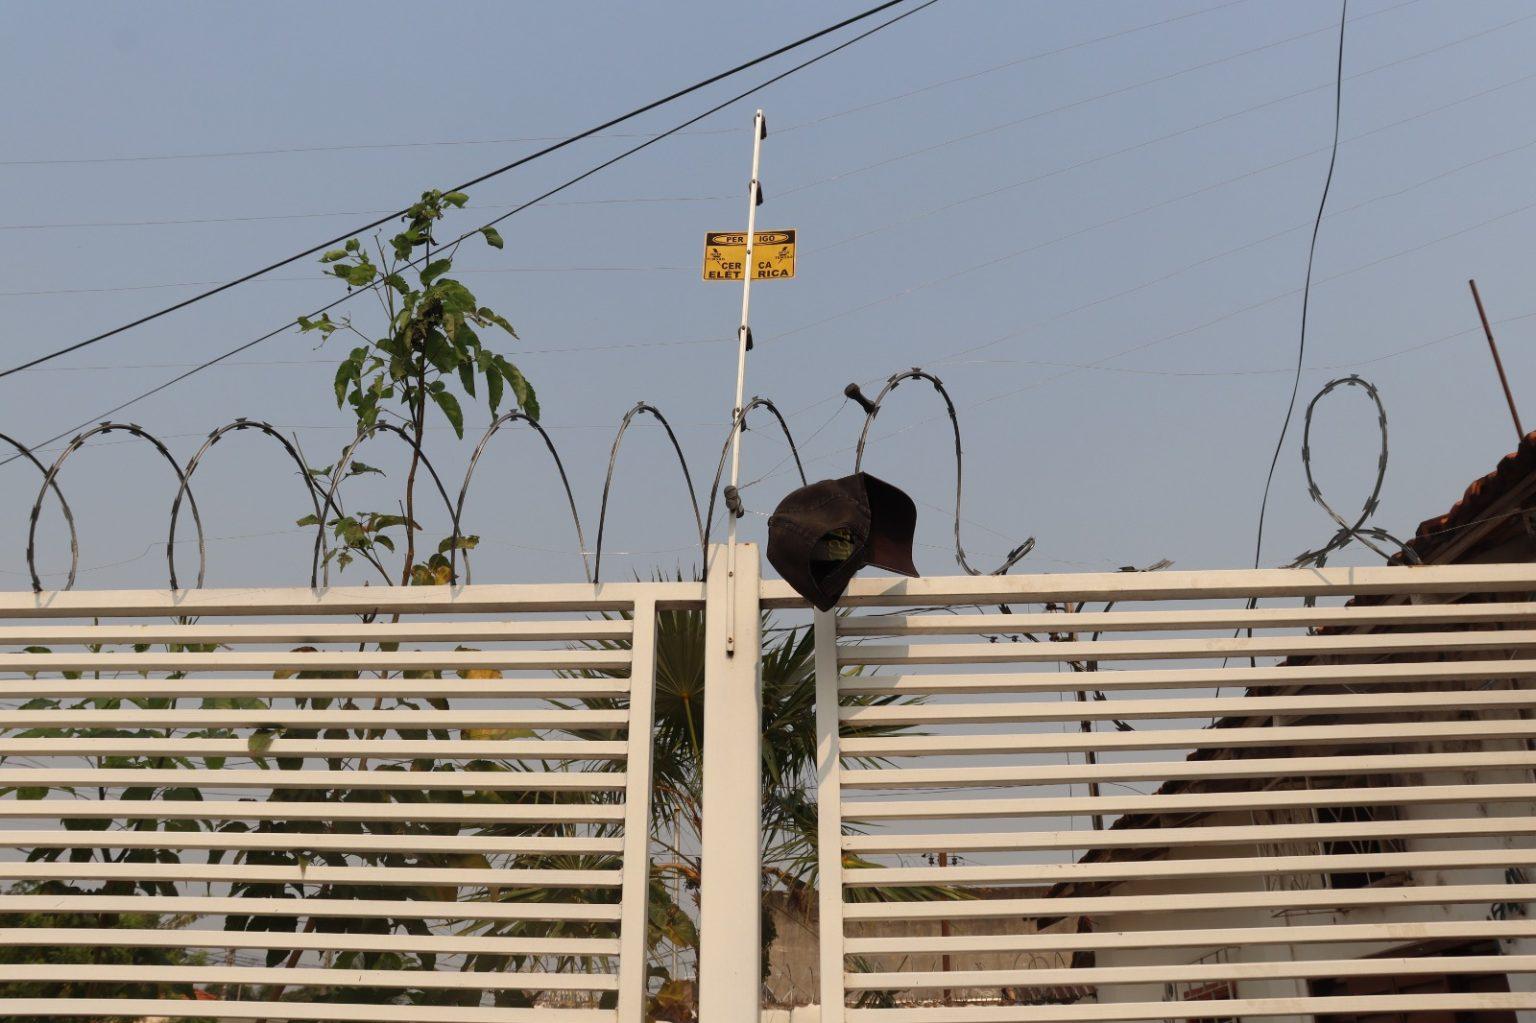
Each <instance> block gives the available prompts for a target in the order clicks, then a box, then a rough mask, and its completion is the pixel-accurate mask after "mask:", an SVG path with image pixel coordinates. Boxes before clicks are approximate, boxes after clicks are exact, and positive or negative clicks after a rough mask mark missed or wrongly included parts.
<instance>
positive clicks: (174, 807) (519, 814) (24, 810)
mask: <svg viewBox="0 0 1536 1023" xmlns="http://www.w3.org/2000/svg"><path fill="white" fill-rule="evenodd" d="M110 817H129V818H134V819H138V820H155V819H161V820H179V821H184V820H258V821H274V820H304V821H325V820H347V821H457V822H460V823H476V824H487V823H498V822H507V821H523V822H526V823H530V824H535V823H536V824H556V823H587V822H592V823H598V822H603V821H621V820H623V819H624V807H623V806H622V805H618V804H596V803H504V804H495V803H338V802H329V801H328V802H323V803H278V802H260V803H258V802H254V801H241V802H216V801H209V800H195V799H0V819H6V820H16V819H19V818H34V819H35V818H41V819H48V818H59V819H71V820H91V819H100V818H110Z"/></svg>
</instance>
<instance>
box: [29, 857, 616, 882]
mask: <svg viewBox="0 0 1536 1023" xmlns="http://www.w3.org/2000/svg"><path fill="white" fill-rule="evenodd" d="M0 878H4V879H7V880H11V881H71V880H76V879H78V880H86V879H89V880H93V881H124V880H127V881H140V880H142V881H177V882H180V881H191V882H197V883H222V882H236V881H241V882H268V881H270V882H273V883H275V884H294V885H322V884H323V885H333V884H334V885H350V884H357V885H382V886H384V887H390V886H393V885H400V886H412V885H441V886H444V887H451V886H458V887H467V888H617V887H618V886H619V883H620V878H621V872H620V871H619V870H617V869H614V870H554V869H550V870H542V869H526V870H525V869H517V868H508V869H500V870H498V869H494V868H492V869H474V868H463V869H454V868H445V867H397V866H388V867H332V866H324V865H320V864H302V863H295V864H291V865H288V864H248V863H215V864H208V863H102V862H100V861H87V862H83V863H71V862H67V861H66V862H63V863H22V862H16V861H5V862H0Z"/></svg>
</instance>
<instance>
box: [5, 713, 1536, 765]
mask: <svg viewBox="0 0 1536 1023" xmlns="http://www.w3.org/2000/svg"><path fill="white" fill-rule="evenodd" d="M1533 736H1536V720H1533V719H1529V718H1522V719H1514V720H1483V721H1411V720H1410V721H1393V722H1387V723H1381V722H1363V723H1360V724H1350V725H1272V726H1268V727H1252V728H1219V729H1218V728H1168V729H1152V728H1143V729H1137V730H1136V731H1133V732H1118V731H1116V732H1097V731H1096V732H1063V733H1054V734H1053V733H1047V732H1039V733H1012V734H993V735H890V736H874V737H867V738H866V737H857V736H848V737H845V738H843V739H842V741H841V743H840V745H841V747H842V753H843V756H845V757H852V756H859V757H904V756H953V755H973V754H976V755H979V754H994V753H1004V754H1006V753H1031V754H1034V753H1068V752H1070V753H1077V752H1083V751H1086V750H1093V751H1096V752H1110V751H1114V752H1126V751H1130V750H1167V749H1174V750H1187V749H1200V748H1204V747H1216V748H1219V749H1232V748H1236V747H1260V746H1305V745H1313V746H1354V745H1359V744H1363V743H1373V742H1375V743H1394V744H1396V743H1402V742H1410V741H1414V740H1428V741H1448V740H1491V739H1528V738H1531V737H1533ZM3 742H4V740H0V744H3ZM0 748H3V745H0Z"/></svg>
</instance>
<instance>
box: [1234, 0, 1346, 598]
mask: <svg viewBox="0 0 1536 1023" xmlns="http://www.w3.org/2000/svg"><path fill="white" fill-rule="evenodd" d="M1348 21H1349V0H1340V3H1339V56H1338V63H1337V66H1336V68H1335V70H1334V85H1333V151H1332V153H1331V154H1330V155H1329V157H1328V174H1327V176H1326V177H1325V178H1323V197H1322V199H1321V200H1319V202H1318V204H1317V216H1316V217H1315V218H1314V219H1313V221H1312V242H1311V244H1310V245H1309V246H1308V248H1307V275H1306V279H1305V280H1304V281H1303V282H1302V286H1301V335H1300V339H1299V341H1298V343H1297V345H1296V378H1295V380H1294V381H1293V382H1292V384H1291V400H1290V402H1289V404H1287V405H1286V407H1285V420H1284V422H1282V423H1281V424H1280V437H1279V439H1278V440H1276V441H1275V453H1274V455H1273V457H1271V458H1270V460H1269V475H1267V476H1266V477H1265V478H1264V497H1263V499H1262V500H1261V501H1260V502H1259V528H1258V535H1257V536H1256V537H1255V538H1254V542H1253V567H1254V568H1258V567H1259V559H1260V558H1261V557H1262V556H1263V550H1264V513H1265V512H1266V511H1268V510H1269V490H1270V487H1271V486H1272V485H1273V484H1274V482H1275V467H1276V466H1278V465H1279V464H1280V452H1281V450H1282V449H1284V447H1285V437H1286V434H1287V433H1289V432H1290V429H1291V420H1292V418H1294V417H1295V415H1296V397H1297V395H1299V394H1300V393H1301V368H1302V362H1303V360H1304V359H1305V358H1306V354H1307V307H1308V305H1309V304H1310V302H1311V299H1312V262H1313V260H1314V259H1315V258H1316V257H1317V235H1318V232H1319V231H1320V230H1321V229H1322V226H1323V210H1324V209H1325V208H1326V207H1327V206H1328V191H1329V189H1330V188H1331V187H1332V186H1333V168H1334V165H1335V164H1336V163H1338V159H1339V121H1340V115H1341V112H1342V110H1343V99H1344V26H1345V24H1346V23H1347V22H1348Z"/></svg>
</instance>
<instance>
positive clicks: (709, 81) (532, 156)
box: [0, 0, 927, 377]
mask: <svg viewBox="0 0 1536 1023" xmlns="http://www.w3.org/2000/svg"><path fill="white" fill-rule="evenodd" d="M903 2H905V0H886V2H884V3H881V4H877V5H875V6H874V7H871V8H869V9H868V10H866V11H863V12H861V13H859V14H855V15H854V16H853V17H851V18H844V19H843V20H842V21H839V22H838V23H836V24H835V25H829V26H827V27H826V28H823V29H820V30H819V31H816V32H813V33H811V34H810V35H808V36H804V37H802V38H800V39H797V40H795V41H794V42H792V43H787V44H785V45H783V46H780V47H779V48H778V49H775V50H771V51H769V52H768V53H765V54H763V55H762V56H760V57H755V58H753V59H752V60H749V61H746V62H745V63H742V64H738V65H736V66H735V67H733V68H731V69H729V70H727V71H721V72H720V73H718V74H715V75H711V76H710V77H708V78H705V79H703V80H702V81H698V82H695V83H694V84H693V85H690V86H688V87H687V88H683V89H679V90H677V91H676V92H674V93H671V94H670V95H667V96H663V97H662V98H661V99H658V100H652V101H651V102H649V103H647V104H645V105H644V106H640V107H636V108H635V109H633V110H631V111H630V112H629V113H627V114H622V115H620V116H618V117H615V118H613V119H611V120H608V121H604V122H603V123H602V124H599V125H597V126H596V127H593V128H588V129H587V130H586V131H583V132H580V133H578V134H575V135H572V136H570V137H569V138H566V139H563V140H561V141H559V142H556V143H553V144H551V145H548V146H545V147H544V148H543V149H539V150H536V151H534V152H532V153H529V154H528V155H527V156H522V157H519V158H518V159H516V160H513V161H512V162H511V163H507V164H503V165H502V166H500V167H497V168H496V169H494V170H490V171H487V172H486V173H484V174H481V175H479V176H477V177H473V178H470V179H469V180H468V181H466V182H464V183H463V184H460V185H455V186H454V187H453V188H451V189H446V190H445V191H452V192H462V191H465V190H467V189H470V188H473V187H474V186H475V185H478V184H481V183H483V182H485V181H489V180H490V179H491V178H494V177H496V176H498V175H501V174H505V173H506V172H507V171H510V170H513V169H514V168H517V167H521V166H522V165H523V164H526V163H530V162H531V161H533V160H537V159H539V158H540V157H543V156H548V155H549V154H550V153H553V152H556V151H557V150H560V149H564V148H565V147H567V146H570V145H573V144H575V143H577V142H580V141H582V140H583V139H587V138H590V137H592V136H593V135H596V134H597V133H598V132H601V131H606V130H607V129H609V128H612V127H613V126H614V125H617V124H622V123H624V122H625V121H628V120H632V119H633V118H636V117H639V116H640V115H641V114H645V113H648V112H650V111H652V110H655V109H656V108H657V107H660V106H664V105H665V104H667V103H671V102H672V101H673V100H676V99H681V98H682V97H684V96H687V95H689V94H690V93H694V92H697V91H698V90H700V89H703V88H706V87H708V86H711V85H714V84H715V83H716V82H719V81H721V80H723V79H726V78H730V77H731V76H733V75H736V74H739V73H740V72H742V71H745V70H747V69H748V68H751V67H755V66H757V65H758V64H761V63H763V62H764V61H767V60H772V59H773V58H774V57H778V56H780V55H782V54H785V53H788V52H789V51H791V50H795V49H798V48H799V47H801V46H804V45H806V44H807V43H810V42H812V41H814V40H816V39H820V38H821V37H822V36H824V35H827V34H829V33H832V32H836V31H837V30H838V29H841V28H846V27H847V26H849V25H852V24H854V23H855V22H859V21H863V20H864V19H865V18H869V17H872V16H874V15H876V14H878V13H880V12H881V11H883V10H886V9H888V8H891V7H894V6H896V5H897V4H900V3H903ZM923 6H927V5H926V4H925V5H923ZM919 9H921V8H919ZM908 13H914V12H911V11H909V12H908ZM887 24H889V22H887ZM408 212H409V208H407V209H404V210H397V211H396V212H394V213H389V214H386V215H385V216H382V217H379V218H378V219H377V220H373V221H370V222H369V223H366V224H363V225H362V226H361V227H357V228H353V229H352V230H350V231H345V232H343V233H341V234H339V235H337V236H336V237H334V238H331V239H328V240H326V241H323V242H320V243H319V244H317V245H312V246H310V247H309V248H307V249H305V250H304V251H302V252H296V253H294V254H293V255H291V256H288V257H286V258H284V259H280V260H278V261H277V262H275V263H270V264H268V265H266V266H264V267H262V268H261V269H259V270H253V271H251V272H250V273H246V274H242V275H241V276H239V277H237V278H235V279H234V280H232V281H227V282H225V283H224V284H220V285H219V286H218V287H215V288H210V289H209V290H207V291H203V292H199V293H198V294H196V295H193V296H191V297H190V298H186V299H183V300H182V301H180V302H176V303H174V304H172V305H168V306H166V307H165V308H163V309H158V310H156V311H155V312H152V313H149V314H148V315H145V316H141V317H139V318H138V319H136V320H131V321H129V322H128V323H125V324H123V325H121V326H119V327H113V328H112V329H111V330H108V331H104V332H102V333H100V334H96V335H95V336H93V337H88V338H86V339H85V340H83V341H77V342H75V343H74V344H72V345H68V346H66V347H64V348H60V349H58V350H57V351H54V352H50V353H49V354H47V355H40V356H38V357H37V358H35V359H32V360H30V361H28V362H24V363H21V364H20V365H17V366H13V367H11V368H10V369H7V370H4V371H0V377H8V376H10V375H11V374H12V373H18V372H20V371H21V370H24V369H29V368H31V367H33V366H37V365H40V364H41V363H44V362H48V361H49V360H51V359H57V358H58V357H59V356H61V355H67V354H69V353H70V352H74V351H79V350H80V349H81V348H85V347H88V346H90V345H93V344H96V343H97V342H100V341H105V340H107V339H108V338H110V337H115V336H116V335H118V334H121V333H123V332H124V331H128V330H132V329H133V328H134V327H138V326H142V325H143V324H146V323H149V322H150V321H151V320H156V319H159V318H160V317H162V316H166V315H168V314H170V313H173V312H176V311H177V310H178V309H185V308H186V307H187V306H189V305H192V304H193V303H195V302H201V301H202V300H203V299H205V298H211V297H213V296H214V295H217V294H220V293H221V292H224V291H228V290H229V289H230V288H233V287H237V286H238V285H241V284H244V283H245V282H247V281H250V280H253V279H255V278H257V277H260V276H261V275H262V274H266V273H270V272H271V271H273V270H276V269H279V268H280V267H284V266H287V265H288V264H289V263H294V262H297V261H298V260H301V259H303V258H304V257H306V256H312V255H314V254H315V253H317V252H320V251H323V250H324V249H327V248H330V247H331V246H333V245H336V244H338V243H341V242H345V241H346V240H347V239H349V238H352V237H355V236H357V235H359V234H362V233H364V232H365V231H371V230H373V229H374V228H376V227H379V226H380V225H383V224H386V223H388V222H389V221H391V220H394V219H395V218H396V217H401V216H404V215H406V213H408ZM493 223H495V221H493Z"/></svg>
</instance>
